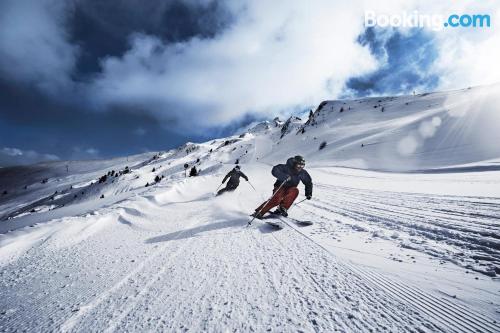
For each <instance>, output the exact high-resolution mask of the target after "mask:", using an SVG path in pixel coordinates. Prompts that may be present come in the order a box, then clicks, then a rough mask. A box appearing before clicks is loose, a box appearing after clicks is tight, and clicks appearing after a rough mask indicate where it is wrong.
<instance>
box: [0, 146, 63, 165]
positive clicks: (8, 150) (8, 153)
mask: <svg viewBox="0 0 500 333" xmlns="http://www.w3.org/2000/svg"><path fill="white" fill-rule="evenodd" d="M57 160H59V157H58V156H56V155H53V154H43V153H39V152H36V151H34V150H22V149H19V148H12V147H3V148H1V149H0V166H10V165H24V164H33V163H38V162H46V161H57Z"/></svg>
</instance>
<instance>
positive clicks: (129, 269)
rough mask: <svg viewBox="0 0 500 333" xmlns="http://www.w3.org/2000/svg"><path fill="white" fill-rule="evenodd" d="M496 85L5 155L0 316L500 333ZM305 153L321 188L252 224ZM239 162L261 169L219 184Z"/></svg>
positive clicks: (198, 327) (119, 324) (116, 323)
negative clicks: (100, 150)
mask: <svg viewBox="0 0 500 333" xmlns="http://www.w3.org/2000/svg"><path fill="white" fill-rule="evenodd" d="M499 92H500V86H498V85H494V86H487V87H477V88H469V89H464V90H459V91H452V92H439V93H431V94H422V95H416V96H399V97H381V98H367V99H360V100H349V101H326V102H323V103H321V104H320V105H319V106H318V108H317V109H316V110H315V111H314V112H312V113H311V115H309V116H308V115H307V114H306V116H305V117H302V119H301V118H298V117H291V118H290V119H288V120H285V121H281V120H278V119H275V120H274V121H270V122H263V123H260V124H258V125H256V126H255V127H253V128H251V129H249V130H247V131H245V132H244V133H238V135H235V136H232V137H228V138H222V139H217V140H213V141H209V142H205V143H186V144H185V145H183V146H181V147H179V148H178V149H174V150H170V151H167V152H156V153H147V154H140V155H135V156H130V157H125V158H118V159H112V160H106V161H71V162H52V163H47V164H38V165H34V166H27V167H12V168H2V169H0V219H1V221H0V233H1V234H0V265H1V270H0V330H1V331H6V332H11V331H25V330H26V331H71V332H82V331H83V332H86V331H118V332H122V331H137V332H144V331H165V332H173V331H193V332H199V331H212V332H220V331H257V332H261V331H278V332H283V331H293V332H295V331H304V332H317V331H325V332H332V331H342V332H373V331H391V332H406V331H408V332H499V331H500V297H499V296H500V284H499V280H498V277H497V276H498V274H500V148H499V146H498V142H500V110H499V108H498V105H500V104H499V97H500V93H499ZM297 154H301V155H303V156H305V158H306V161H307V164H306V169H307V171H308V172H309V173H310V175H311V176H312V178H313V182H314V189H313V198H312V200H305V201H303V202H300V203H298V202H299V201H301V200H303V199H304V197H303V187H302V185H300V187H299V188H300V191H301V194H300V195H299V197H298V199H297V201H296V202H297V203H298V204H297V205H295V206H292V208H291V209H290V211H289V214H290V216H289V218H287V219H283V223H284V225H285V227H284V228H283V229H282V230H276V229H274V228H272V227H271V226H269V225H267V224H266V223H263V222H262V221H259V220H255V221H254V222H253V223H252V225H251V226H247V225H248V221H249V220H250V217H249V214H250V213H252V212H253V209H254V208H255V207H257V206H258V205H259V204H260V203H261V202H262V201H264V200H266V199H267V198H269V196H270V195H271V190H272V183H273V182H274V178H273V177H272V175H271V174H270V170H271V167H272V165H274V164H277V163H284V162H285V161H286V159H287V158H288V157H290V156H294V155H297ZM236 162H238V163H239V164H240V165H241V167H242V171H243V172H245V174H246V175H248V177H249V179H250V183H247V182H245V181H244V180H242V181H241V184H240V186H239V187H238V189H237V190H236V191H235V192H232V193H225V194H224V195H222V196H218V197H216V196H214V192H215V191H216V189H217V188H218V186H219V185H220V182H221V180H222V178H223V177H224V175H225V174H226V173H227V172H228V171H230V170H231V169H232V168H233V166H234V164H235V163H236ZM185 163H188V164H189V167H191V166H193V165H196V167H197V168H198V169H200V170H201V172H200V175H199V176H197V177H185V175H186V171H189V169H187V170H185V169H184V164H185ZM146 185H147V186H146ZM252 185H253V187H254V188H255V189H254V188H253V187H252ZM300 222H312V225H309V226H304V224H301V223H300Z"/></svg>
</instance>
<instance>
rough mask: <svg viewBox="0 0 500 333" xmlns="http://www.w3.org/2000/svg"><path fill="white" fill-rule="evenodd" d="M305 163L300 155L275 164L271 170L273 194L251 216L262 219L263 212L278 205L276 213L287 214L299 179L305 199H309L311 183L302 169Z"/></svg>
mask: <svg viewBox="0 0 500 333" xmlns="http://www.w3.org/2000/svg"><path fill="white" fill-rule="evenodd" d="M305 165H306V163H305V160H304V158H303V157H302V156H300V155H297V156H295V157H290V158H289V159H288V160H287V161H286V164H278V165H275V166H274V167H273V169H272V171H271V173H272V174H273V176H274V177H276V178H277V180H276V182H275V183H274V189H273V196H272V197H271V199H270V200H269V201H267V202H264V203H263V204H262V205H260V206H259V207H257V208H256V209H255V213H253V214H252V216H254V217H256V218H258V219H262V217H263V216H264V214H265V213H267V212H268V211H269V210H271V208H273V207H275V206H278V209H277V210H276V211H275V213H276V214H280V215H283V216H288V212H287V211H288V209H289V208H290V206H291V205H292V204H293V202H294V201H295V199H296V198H297V196H298V195H299V189H298V188H297V185H299V182H301V181H302V183H303V184H304V185H305V187H306V193H305V194H306V198H307V200H311V197H312V188H313V184H312V179H311V176H309V173H307V171H306V170H304V167H305Z"/></svg>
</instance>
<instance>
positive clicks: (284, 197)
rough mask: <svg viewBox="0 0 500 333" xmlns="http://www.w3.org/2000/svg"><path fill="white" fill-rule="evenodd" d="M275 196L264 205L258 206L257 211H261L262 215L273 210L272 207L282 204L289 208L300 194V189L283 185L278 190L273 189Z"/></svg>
mask: <svg viewBox="0 0 500 333" xmlns="http://www.w3.org/2000/svg"><path fill="white" fill-rule="evenodd" d="M273 193H274V196H273V198H272V199H271V201H269V202H268V203H267V204H266V203H265V202H264V203H263V204H262V205H260V206H259V207H257V209H256V210H255V211H256V212H261V214H262V215H264V214H265V213H267V212H268V211H270V210H271V208H273V207H276V206H278V205H281V206H282V207H284V208H286V209H288V208H290V206H291V205H292V204H293V202H294V201H295V198H297V196H298V195H299V189H298V188H296V187H282V188H280V189H279V191H278V192H276V188H275V189H274V191H273Z"/></svg>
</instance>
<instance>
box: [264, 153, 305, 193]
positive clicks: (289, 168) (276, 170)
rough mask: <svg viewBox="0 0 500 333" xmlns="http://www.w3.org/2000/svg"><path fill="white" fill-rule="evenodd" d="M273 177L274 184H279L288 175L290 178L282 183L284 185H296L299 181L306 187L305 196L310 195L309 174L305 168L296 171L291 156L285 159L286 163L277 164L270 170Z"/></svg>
mask: <svg viewBox="0 0 500 333" xmlns="http://www.w3.org/2000/svg"><path fill="white" fill-rule="evenodd" d="M271 173H272V174H273V176H274V177H276V178H277V180H276V182H275V183H274V186H275V187H277V186H280V185H281V183H283V182H284V181H285V180H286V179H287V178H288V177H290V180H289V181H287V182H286V183H285V185H283V186H284V187H297V186H298V185H299V182H302V183H303V184H304V185H305V187H306V196H312V188H313V183H312V179H311V176H309V173H307V171H306V170H304V169H302V170H300V171H299V172H297V171H296V170H295V169H294V167H293V157H291V158H289V159H288V160H287V161H286V164H278V165H275V166H274V167H273V170H272V171H271Z"/></svg>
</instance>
